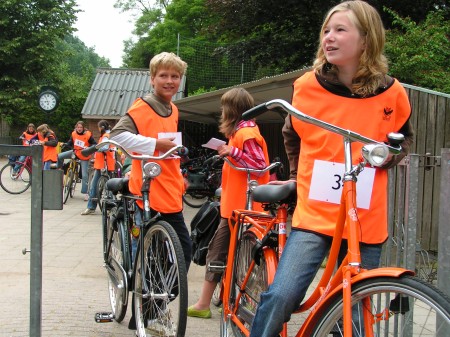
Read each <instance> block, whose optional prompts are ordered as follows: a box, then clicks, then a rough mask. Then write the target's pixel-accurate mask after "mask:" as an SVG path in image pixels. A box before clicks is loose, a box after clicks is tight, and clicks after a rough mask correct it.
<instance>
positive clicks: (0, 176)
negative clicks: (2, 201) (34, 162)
mask: <svg viewBox="0 0 450 337" xmlns="http://www.w3.org/2000/svg"><path fill="white" fill-rule="evenodd" d="M15 165H21V167H20V169H19V171H18V172H17V175H13V168H14V166H15ZM0 186H1V187H2V188H3V189H4V190H5V191H6V192H8V193H10V194H21V193H23V192H25V191H26V190H27V189H28V188H29V187H30V186H31V170H30V169H29V167H28V166H25V165H23V163H20V162H13V163H11V164H10V163H8V164H6V165H5V166H3V168H2V169H1V171H0Z"/></svg>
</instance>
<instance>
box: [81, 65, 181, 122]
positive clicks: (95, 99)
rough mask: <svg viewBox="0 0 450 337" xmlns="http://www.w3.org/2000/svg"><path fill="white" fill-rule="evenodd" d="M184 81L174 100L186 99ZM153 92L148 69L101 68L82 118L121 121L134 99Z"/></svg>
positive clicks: (98, 70)
mask: <svg viewBox="0 0 450 337" xmlns="http://www.w3.org/2000/svg"><path fill="white" fill-rule="evenodd" d="M184 86H185V78H184V77H183V80H182V83H181V85H180V89H179V92H178V93H177V95H176V96H175V97H174V98H173V99H174V100H175V99H180V98H182V97H184V95H183V91H184ZM150 91H151V85H150V71H149V70H148V69H114V68H98V69H97V75H96V76H95V80H94V83H93V84H92V87H91V90H90V91H89V95H88V97H87V99H86V102H85V103H84V106H83V110H82V111H81V115H82V116H83V118H99V119H101V118H119V117H120V116H123V115H124V114H125V112H126V111H127V110H128V108H129V107H130V106H131V104H132V103H133V102H134V100H135V99H136V98H138V97H142V96H145V95H146V94H147V93H149V92H150Z"/></svg>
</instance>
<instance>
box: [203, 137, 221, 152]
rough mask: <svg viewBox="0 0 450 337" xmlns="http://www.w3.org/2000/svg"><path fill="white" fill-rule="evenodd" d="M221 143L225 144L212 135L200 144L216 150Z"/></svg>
mask: <svg viewBox="0 0 450 337" xmlns="http://www.w3.org/2000/svg"><path fill="white" fill-rule="evenodd" d="M223 144H226V142H224V141H223V140H220V139H217V138H214V137H213V138H211V139H210V140H208V142H207V143H206V144H202V146H203V147H207V148H208V149H212V150H217V148H218V147H219V146H220V145H223Z"/></svg>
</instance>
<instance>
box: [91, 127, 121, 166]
mask: <svg viewBox="0 0 450 337" xmlns="http://www.w3.org/2000/svg"><path fill="white" fill-rule="evenodd" d="M104 138H109V133H106V132H105V133H104V134H103V135H101V136H100V138H99V139H98V142H99V143H101V142H102V140H103V139H104ZM114 155H115V151H114V146H112V145H110V146H109V149H108V150H106V151H104V152H95V156H94V158H95V161H94V168H95V169H96V170H101V169H103V168H105V158H106V165H107V167H108V171H114V170H115V168H116V158H115V157H114Z"/></svg>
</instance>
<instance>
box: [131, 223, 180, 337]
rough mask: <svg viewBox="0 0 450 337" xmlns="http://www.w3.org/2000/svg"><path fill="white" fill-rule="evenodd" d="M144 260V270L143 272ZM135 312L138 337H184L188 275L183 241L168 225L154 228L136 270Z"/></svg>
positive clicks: (138, 252) (146, 240) (135, 267)
mask: <svg viewBox="0 0 450 337" xmlns="http://www.w3.org/2000/svg"><path fill="white" fill-rule="evenodd" d="M142 260H143V266H144V268H143V269H142V268H141V263H142ZM134 270H135V273H134V293H133V296H134V312H135V318H136V327H137V334H138V336H141V337H144V336H155V335H156V336H180V337H181V336H184V334H185V331H186V319H187V296H188V293H187V275H186V274H187V272H186V262H185V260H184V255H183V250H182V248H181V243H180V240H179V239H178V236H177V234H176V232H175V230H174V229H173V228H172V226H171V225H169V224H168V223H167V222H165V221H158V222H156V223H154V224H152V225H151V226H150V227H149V228H148V229H147V231H146V233H145V236H144V255H143V256H141V253H140V248H139V247H138V251H137V256H136V260H135V266H134Z"/></svg>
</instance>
